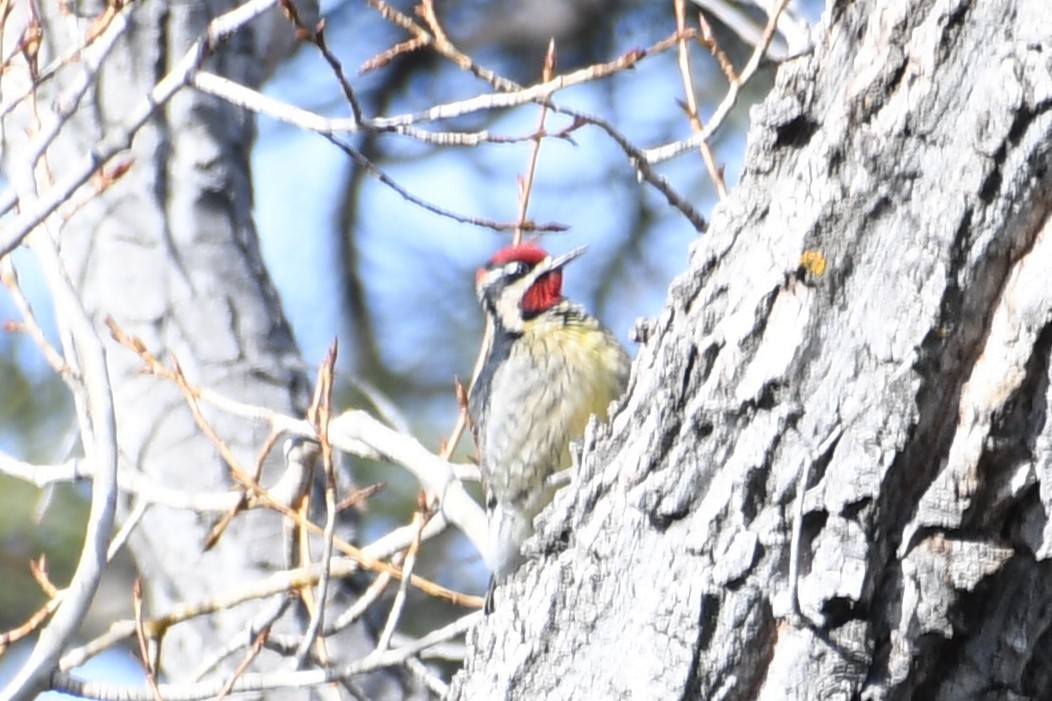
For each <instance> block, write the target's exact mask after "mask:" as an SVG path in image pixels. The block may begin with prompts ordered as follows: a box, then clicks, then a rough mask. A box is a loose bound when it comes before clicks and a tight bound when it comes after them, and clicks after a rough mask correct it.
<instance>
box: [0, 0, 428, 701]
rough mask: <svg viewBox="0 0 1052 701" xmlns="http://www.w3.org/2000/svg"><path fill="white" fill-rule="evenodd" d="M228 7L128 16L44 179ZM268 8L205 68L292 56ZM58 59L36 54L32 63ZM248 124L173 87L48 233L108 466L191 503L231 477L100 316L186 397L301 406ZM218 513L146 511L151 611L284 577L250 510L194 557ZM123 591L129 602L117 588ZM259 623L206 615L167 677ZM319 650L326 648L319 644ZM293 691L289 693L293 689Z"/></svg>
mask: <svg viewBox="0 0 1052 701" xmlns="http://www.w3.org/2000/svg"><path fill="white" fill-rule="evenodd" d="M237 4H238V3H236V2H233V1H229V2H228V1H224V0H209V1H207V2H171V3H169V2H143V3H141V4H139V3H137V4H136V5H137V6H136V7H135V8H133V10H134V11H133V12H132V13H131V15H130V16H131V21H132V24H133V26H132V28H131V29H130V31H128V32H126V33H125V34H124V35H123V37H122V38H121V40H119V42H118V43H117V45H116V47H115V48H114V54H113V55H112V56H110V57H109V58H108V59H107V61H106V62H105V63H104V66H103V68H102V71H101V75H100V77H99V79H98V82H97V86H98V87H97V89H96V90H94V91H92V92H91V93H89V94H88V95H87V97H86V98H85V99H84V100H83V102H82V104H81V105H80V108H79V109H78V110H77V112H76V113H75V115H74V118H73V123H72V125H70V126H67V128H66V129H65V130H64V131H63V132H62V134H61V135H60V137H59V139H58V140H57V141H56V142H55V144H54V145H53V146H52V147H51V149H50V150H49V152H48V158H49V163H50V164H51V166H52V168H53V169H54V171H55V172H56V173H57V174H58V176H59V177H61V175H62V174H64V172H65V171H64V170H63V167H64V166H66V165H68V164H70V163H75V162H79V160H80V159H81V158H83V156H84V154H87V153H88V152H89V150H90V149H92V148H93V147H94V146H95V145H96V144H97V143H99V142H100V141H101V140H102V139H103V137H104V136H105V135H107V134H108V133H109V132H111V131H112V130H114V129H116V128H117V127H118V125H119V124H120V123H121V122H122V120H124V119H125V117H126V116H127V114H128V113H129V112H131V111H132V109H133V108H134V106H135V105H136V104H138V103H139V102H140V101H141V100H142V99H143V96H144V95H146V94H147V93H148V92H149V91H150V90H151V88H152V87H153V86H154V85H155V84H156V83H157V82H158V81H159V80H161V79H162V78H163V77H164V76H165V75H166V74H167V73H168V72H169V71H170V70H172V68H173V66H174V65H175V64H176V63H177V62H178V61H179V60H180V59H181V58H182V57H183V56H184V54H185V53H186V52H187V50H188V48H189V47H190V46H191V44H192V43H193V42H194V41H195V40H197V39H198V38H199V37H200V36H201V35H202V32H203V31H204V30H205V28H206V26H207V24H208V22H209V21H210V20H211V19H213V18H214V17H216V16H218V15H220V14H222V13H223V12H226V11H227V10H229V9H231V8H233V7H235V6H236V5H237ZM17 5H18V3H16V6H17ZM36 5H37V6H39V11H40V12H42V13H44V14H43V15H42V17H41V19H42V23H43V25H44V31H43V37H44V39H45V41H50V40H54V39H55V38H56V37H63V36H68V34H67V32H68V31H69V26H70V18H69V17H68V16H66V15H64V14H63V13H64V12H66V10H64V9H60V8H59V7H58V6H57V5H56V4H55V3H50V2H41V3H36ZM77 9H78V10H79V11H81V12H82V13H83V14H82V16H83V17H87V18H91V17H95V16H98V15H99V14H100V13H101V12H102V10H103V5H102V4H99V5H98V6H94V7H82V6H78V8H77ZM18 11H19V12H24V11H25V8H24V7H23V8H21V9H19V10H18ZM306 11H307V9H306V8H305V7H304V8H301V12H306ZM269 12H270V13H272V16H270V17H269V18H266V19H264V20H257V21H256V22H255V23H253V24H251V25H249V26H248V27H246V28H244V29H242V30H240V31H239V32H237V33H236V34H235V35H234V36H233V38H232V39H231V40H230V42H228V43H227V44H226V45H224V46H221V47H219V48H218V50H217V52H216V54H215V56H213V57H212V58H209V59H208V60H207V62H206V64H205V66H206V68H207V69H208V70H211V71H213V72H216V73H218V74H220V75H223V76H226V77H229V78H231V79H232V80H234V81H236V82H238V83H241V84H243V85H247V86H251V87H258V86H259V85H260V83H261V82H262V80H263V79H264V77H265V75H266V73H267V71H268V70H269V68H268V66H269V65H271V64H272V62H273V61H274V60H276V59H277V58H278V57H280V56H281V55H283V54H284V53H286V52H287V51H288V49H289V48H290V47H291V46H292V43H293V29H292V27H291V25H289V23H288V22H286V21H285V20H284V19H282V18H281V17H280V15H279V14H278V10H277V9H276V8H272V9H271V10H270V11H269ZM24 25H25V18H24V17H21V16H18V15H16V16H15V17H14V18H13V19H12V20H11V21H9V22H8V26H10V27H16V28H17V27H22V26H24ZM71 26H73V27H74V38H75V39H76V40H78V41H79V40H80V39H81V35H80V34H78V33H77V32H78V31H80V30H81V29H82V28H83V25H82V24H76V23H74V24H72V25H71ZM9 39H11V41H9V42H8V44H7V45H13V43H14V39H13V38H11V37H9ZM70 45H72V44H70ZM68 48H69V46H68V45H50V44H48V45H45V46H44V47H43V49H42V52H41V56H42V65H44V64H46V63H47V62H48V61H50V60H53V58H54V57H55V56H57V55H59V54H60V53H61V52H63V51H65V50H67V49H68ZM79 70H80V67H79V66H77V67H76V69H70V70H66V71H60V72H59V73H58V77H57V79H56V80H55V81H52V82H50V83H49V84H48V86H47V90H52V91H53V92H45V91H43V90H42V91H41V92H40V97H41V98H42V99H47V100H51V99H53V98H54V97H55V95H56V94H60V93H61V91H62V90H64V89H68V86H69V85H70V84H72V82H73V81H74V80H75V79H76V78H77V77H78V75H79ZM24 107H25V105H24ZM27 119H28V117H27ZM253 124H254V122H253V119H252V118H251V117H250V116H248V115H247V114H246V113H245V112H244V111H242V110H239V109H237V108H235V107H232V106H231V105H229V104H227V103H225V102H223V101H220V100H218V99H216V98H213V97H209V96H206V95H203V94H201V93H199V92H197V91H195V90H193V89H189V88H187V89H183V90H180V91H179V92H178V93H177V94H176V95H175V96H174V97H173V98H172V99H171V100H170V101H168V102H167V103H166V104H164V106H163V107H162V108H160V109H159V110H157V111H156V112H155V114H154V116H153V117H152V119H151V121H150V122H149V123H148V124H147V125H146V126H145V127H144V128H142V129H140V130H139V131H138V132H137V133H136V134H135V138H134V141H133V143H132V146H131V149H130V154H129V156H130V157H131V158H132V159H134V166H133V168H132V170H131V171H129V173H128V174H127V175H125V176H124V177H123V178H122V179H121V180H120V181H118V182H117V184H116V185H114V186H113V187H112V188H110V189H109V190H108V191H107V192H105V193H104V195H103V196H101V197H98V198H96V199H94V200H92V201H90V202H89V203H88V204H87V205H86V206H85V207H84V209H83V210H81V211H80V212H78V213H77V216H76V217H74V218H72V220H71V222H70V224H69V225H68V226H66V227H64V229H63V230H62V231H60V232H57V233H58V240H59V242H60V245H61V247H62V258H63V261H64V263H65V265H66V267H67V269H68V270H69V271H70V276H71V278H72V280H73V282H74V285H75V286H76V288H77V293H78V295H79V297H80V299H81V300H82V301H83V303H84V305H85V307H86V308H87V311H88V312H89V314H90V315H91V316H92V318H93V320H94V322H95V324H96V327H97V328H98V329H99V330H100V334H102V335H104V336H105V337H106V338H107V341H108V347H107V353H108V359H109V364H110V372H111V377H112V381H113V385H114V395H115V401H116V419H117V426H118V438H119V446H120V449H121V451H122V452H121V459H122V460H123V461H126V463H127V464H129V465H131V466H132V467H133V468H134V469H138V470H141V471H143V472H144V473H145V474H146V475H147V476H148V477H149V478H151V479H152V480H154V481H156V482H158V483H160V484H162V485H167V486H170V487H174V488H178V489H180V490H186V491H188V492H196V491H203V492H209V491H210V492H216V491H223V490H226V489H229V488H230V487H231V485H232V482H231V479H230V477H229V470H228V468H227V466H226V465H225V464H224V462H223V461H222V460H221V459H220V457H219V454H218V452H217V450H216V448H215V446H214V445H213V444H212V443H211V442H210V441H209V440H208V439H207V438H206V437H205V436H204V435H203V434H202V433H201V431H200V430H199V429H198V428H197V427H196V426H195V423H194V420H193V418H192V416H191V414H190V412H189V411H188V409H187V407H186V403H185V401H184V399H183V396H182V394H181V393H180V392H179V391H178V390H177V389H176V388H175V387H174V386H172V385H171V384H170V383H167V382H164V381H160V380H158V379H157V378H154V377H146V376H143V375H142V374H141V373H140V369H141V367H142V361H141V360H140V359H139V358H138V357H137V356H135V354H134V353H132V352H130V351H128V350H127V349H125V348H122V347H119V346H118V345H117V344H116V343H115V342H112V341H109V338H108V332H107V331H106V330H105V325H104V319H105V318H106V317H107V316H112V317H114V318H115V319H116V321H117V322H118V323H119V324H120V325H121V326H122V327H123V328H124V329H125V330H126V331H127V332H129V333H131V334H133V335H136V336H138V337H140V338H141V339H142V340H143V341H144V342H145V343H146V345H147V347H148V348H149V349H150V351H151V352H153V353H154V354H155V355H156V356H158V357H160V358H166V357H167V355H168V354H169V353H173V354H175V355H176V357H177V358H178V359H179V361H180V363H181V364H182V367H183V369H184V371H185V373H186V376H187V378H188V379H189V380H190V381H191V382H193V383H194V384H197V385H201V386H206V387H209V388H212V389H215V390H217V391H219V392H221V393H223V394H226V395H227V396H229V397H233V398H236V399H238V400H240V401H243V402H248V403H252V404H257V405H260V406H264V407H269V408H271V409H274V410H277V411H281V412H285V413H292V414H297V413H300V414H301V413H302V411H303V409H304V408H305V407H306V404H307V402H308V401H309V398H310V395H309V386H308V380H307V378H306V377H305V376H304V375H303V373H302V371H301V370H300V361H299V355H298V351H297V349H296V346H295V343H294V340H293V338H292V335H291V332H290V330H289V327H288V325H287V324H286V322H285V320H284V318H283V316H282V312H281V308H280V305H279V302H278V299H277V296H276V294H275V292H274V290H273V289H272V287H271V285H270V281H269V278H268V276H267V274H266V271H265V270H264V268H263V265H262V262H261V259H260V257H259V250H258V245H257V240H256V231H255V228H254V225H253V222H252V189H251V181H250V177H249V163H248V158H249V152H250V149H251V147H252V141H253V137H254V126H253ZM4 136H5V154H4V158H5V161H6V167H7V168H14V169H17V168H18V167H19V166H18V164H19V163H27V162H31V161H30V160H29V158H28V156H27V154H26V148H27V146H31V145H32V144H29V143H27V141H26V139H25V132H24V131H22V132H17V130H12V129H9V130H7V132H6V133H5V135H4ZM117 160H118V161H120V160H124V159H123V158H118V159H117ZM290 206H293V204H292V203H290ZM206 413H207V415H208V418H209V419H210V421H211V422H212V425H213V426H214V427H215V429H216V432H217V433H218V434H219V435H220V436H221V437H223V438H224V439H226V440H227V441H228V443H229V445H230V447H231V448H232V450H233V453H234V454H235V455H236V456H237V458H238V460H239V461H240V462H241V464H242V466H244V467H245V468H246V469H247V470H249V471H250V472H251V470H252V469H253V466H254V465H255V463H256V459H257V453H258V451H259V448H260V446H261V445H262V444H263V441H264V439H265V438H266V427H265V426H264V425H262V424H261V423H259V422H253V421H249V420H247V419H239V418H235V417H231V416H230V415H227V414H222V413H219V412H215V411H209V410H208V409H207V407H206ZM280 469H282V464H281V447H280V445H279V446H278V448H277V449H276V450H275V451H274V454H273V456H272V459H271V460H270V462H269V463H268V468H267V470H266V471H265V472H264V477H263V479H262V482H263V483H264V484H269V483H272V482H273V481H274V475H275V474H276V472H277V471H280ZM134 506H135V504H134V499H133V498H126V500H125V503H124V504H123V505H122V509H121V512H122V513H123V515H124V516H127V515H128V513H129V512H130V510H131V508H133V507H134ZM217 518H218V515H216V516H215V517H214V518H212V519H206V518H202V517H200V516H198V515H196V514H195V513H194V512H192V511H189V510H176V509H167V508H164V507H158V506H155V507H152V508H150V509H148V510H147V511H146V514H145V517H144V521H143V524H142V525H140V526H139V527H138V528H137V529H136V530H135V531H134V532H133V535H132V537H131V540H130V547H131V550H132V553H133V555H134V557H135V560H136V563H137V565H138V568H139V570H140V572H141V575H142V578H143V582H144V592H145V601H146V606H147V615H157V614H160V613H165V612H167V611H169V610H170V609H171V608H172V607H173V606H174V605H176V604H180V603H184V602H199V601H206V600H208V599H210V598H211V597H214V596H216V595H217V594H218V593H220V592H224V591H230V590H232V589H234V588H236V587H237V586H238V585H239V584H242V583H248V582H253V581H257V580H259V579H260V578H261V577H263V576H264V575H266V574H269V573H271V572H273V571H274V570H277V569H284V568H285V566H286V563H285V561H284V548H283V547H282V546H281V543H282V522H281V517H280V516H279V515H278V514H276V513H275V512H273V511H264V510H259V511H252V512H247V513H243V514H241V515H240V516H239V517H238V518H236V519H235V520H234V521H233V523H232V525H231V526H230V528H229V529H228V531H227V532H226V534H225V536H224V537H223V538H222V540H221V541H220V542H219V544H218V545H217V546H216V547H215V548H214V549H213V550H212V551H210V552H208V553H202V544H203V542H204V539H205V536H206V535H207V533H208V531H209V529H210V527H211V525H212V523H213V521H214V520H217ZM345 535H347V534H345ZM127 596H128V598H129V600H130V596H131V593H130V591H129V592H127ZM259 610H260V607H259V606H244V607H234V608H231V609H229V610H227V611H225V612H224V613H223V614H222V615H219V616H201V617H199V618H196V619H193V620H192V621H190V622H187V623H181V624H179V625H177V626H173V627H172V628H171V629H169V630H168V631H167V632H166V634H165V635H164V637H163V640H162V643H161V658H160V660H161V671H162V672H163V673H164V674H165V678H166V679H168V680H169V681H172V682H179V681H185V680H187V679H189V678H191V676H192V675H193V674H194V673H195V672H196V670H197V667H198V666H199V665H201V664H202V662H206V661H209V660H212V661H216V660H217V657H218V653H219V651H220V650H222V649H224V648H226V647H227V646H229V645H230V644H231V643H232V642H238V643H241V644H242V646H243V645H244V644H246V643H247V642H248V641H249V640H250V639H251V635H252V634H253V631H252V630H250V623H251V621H252V618H253V616H256V614H257V613H258V612H259ZM300 628H301V626H296V629H297V630H299V629H300ZM255 632H258V631H255ZM343 643H344V644H346V645H347V649H345V650H342V651H339V655H340V657H341V658H346V659H356V658H358V657H361V656H364V655H365V654H366V653H368V652H369V651H370V650H371V649H372V648H373V646H374V643H375V641H374V640H373V638H372V637H371V635H370V634H369V633H368V631H367V630H366V628H365V627H363V626H361V625H360V624H359V625H358V626H352V627H351V628H350V630H349V632H348V633H347V635H346V636H344V637H343ZM330 651H331V652H335V651H334V650H333V648H332V647H330ZM242 654H243V653H242V652H241V651H238V653H237V654H235V655H233V656H232V657H230V658H227V659H224V660H222V661H221V664H220V665H219V667H220V669H225V670H227V671H229V670H231V669H233V667H234V666H236V665H237V664H238V663H239V662H240V661H241V657H242ZM276 659H277V658H276V656H275V655H274V654H273V653H270V652H268V651H264V652H263V653H262V654H261V656H260V657H259V658H258V659H257V660H256V662H255V663H254V665H253V668H254V669H262V670H273V669H274V661H275V660H276ZM282 664H285V663H282ZM224 674H225V673H224ZM356 683H357V684H358V687H357V688H358V691H359V692H360V693H361V694H362V695H364V696H366V697H367V698H403V697H405V696H407V695H409V694H410V692H408V691H407V690H406V689H405V688H404V687H403V684H402V680H401V679H400V677H399V676H398V674H397V673H390V674H388V673H386V672H382V673H377V674H374V675H371V676H365V677H362V678H360V679H358V680H356ZM273 696H278V695H276V694H275V695H273ZM289 696H290V697H296V698H302V692H298V691H297V692H295V693H292V694H290V695H289Z"/></svg>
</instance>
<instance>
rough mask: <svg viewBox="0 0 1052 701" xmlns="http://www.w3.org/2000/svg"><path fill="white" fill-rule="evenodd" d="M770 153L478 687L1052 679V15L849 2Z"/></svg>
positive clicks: (621, 411)
mask: <svg viewBox="0 0 1052 701" xmlns="http://www.w3.org/2000/svg"><path fill="white" fill-rule="evenodd" d="M749 142H750V145H749V149H748V154H747V159H746V166H745V172H744V175H743V177H742V181H741V184H740V185H739V186H738V187H737V188H735V190H734V191H733V192H732V194H731V196H730V197H729V198H728V200H727V201H726V202H725V203H724V204H723V205H722V206H721V207H720V209H719V210H718V212H717V213H716V215H715V216H714V218H713V223H712V226H711V229H710V230H709V232H708V233H707V234H706V235H704V236H703V237H701V239H700V240H699V241H698V242H697V244H696V246H695V247H694V249H693V251H692V252H691V261H690V270H689V272H688V273H686V274H685V275H684V276H682V277H681V278H680V279H679V280H677V281H676V282H675V283H674V284H673V286H672V288H671V291H670V295H669V300H668V305H667V308H666V310H665V311H664V313H663V314H662V315H661V317H660V318H659V319H657V320H656V321H655V322H652V323H650V324H649V325H648V326H647V329H646V330H647V331H648V334H647V335H648V336H649V338H648V339H647V340H646V341H645V343H644V345H643V346H642V348H641V349H640V352H639V357H638V359H637V361H636V363H635V367H634V375H633V377H634V379H633V381H632V385H631V387H630V389H629V392H628V395H627V399H626V400H625V401H624V402H623V404H622V405H621V406H620V407H619V408H618V409H617V411H616V412H615V413H614V415H613V419H612V422H611V425H610V427H609V428H606V427H603V428H600V429H599V430H598V431H595V432H594V433H592V434H590V435H589V436H588V437H587V438H586V441H585V443H586V445H585V446H584V450H583V453H584V457H583V464H582V465H581V467H580V469H579V472H578V475H577V479H576V481H575V482H574V484H573V485H572V486H570V487H568V488H566V489H565V490H564V491H563V492H562V493H561V494H560V495H559V497H558V498H557V500H556V504H555V506H554V508H552V509H549V510H548V511H547V512H546V516H545V517H542V518H543V521H544V522H543V523H542V525H541V528H540V529H539V535H538V536H537V537H536V538H535V539H534V540H533V541H531V544H532V548H533V551H534V555H535V556H536V560H535V561H533V562H529V563H527V565H526V566H524V568H523V569H522V570H520V572H519V574H518V575H517V576H516V577H514V578H513V580H512V582H511V583H510V584H509V585H508V586H505V587H502V588H501V589H499V590H498V592H497V599H496V612H495V613H494V614H493V615H491V616H489V617H488V618H487V619H486V622H485V623H484V624H483V625H482V626H480V627H479V629H477V630H476V632H475V633H474V634H473V635H472V636H469V643H470V644H471V648H472V653H471V655H470V658H469V659H468V661H467V664H466V668H465V669H464V671H463V672H462V673H461V674H460V675H459V676H458V677H457V679H456V681H455V683H454V690H453V693H452V694H451V698H455V699H480V698H487V699H496V698H507V699H540V698H544V699H582V698H632V699H674V698H684V699H849V698H862V699H907V698H915V699H947V700H950V699H956V700H960V699H973V698H983V699H1022V698H1049V697H1050V696H1052V674H1050V672H1049V669H1050V667H1049V664H1048V663H1049V659H1050V656H1052V634H1050V623H1052V615H1050V613H1049V612H1050V611H1052V585H1050V582H1052V576H1050V575H1052V569H1050V565H1049V562H1048V557H1049V554H1050V548H1052V546H1050V545H1049V534H1050V533H1052V521H1050V519H1049V514H1052V431H1050V429H1049V427H1048V421H1047V417H1048V413H1049V403H1050V402H1052V393H1050V362H1049V360H1050V350H1052V285H1049V279H1050V273H1052V220H1050V215H1052V5H1050V4H1049V3H1048V2H1047V1H1046V0H997V1H993V0H990V1H984V2H979V1H978V0H944V1H937V0H912V1H911V2H905V1H904V0H877V1H872V2H835V3H832V7H831V9H829V10H828V11H827V15H826V17H825V18H824V23H823V27H822V28H820V33H819V38H818V41H817V48H816V50H815V52H814V54H813V55H810V56H807V57H803V58H801V59H798V60H795V61H791V62H789V63H787V64H785V65H784V66H782V67H781V69H780V71H779V75H778V80H777V85H776V87H775V89H774V91H773V93H772V94H771V95H770V97H769V98H768V99H767V100H766V101H765V103H764V104H763V105H762V106H760V107H758V108H756V109H755V110H754V113H753V126H752V129H751V131H750V137H749ZM805 254H806V255H805ZM801 262H803V263H805V265H801ZM823 263H824V264H825V267H824V269H823ZM801 476H803V477H804V478H805V480H806V490H805V492H804V493H803V494H801V493H800V489H799V488H798V486H799V481H800V479H801ZM800 499H802V500H803V501H802V519H801V528H800V533H799V535H800V548H799V553H798V554H799V576H798V577H797V578H796V580H795V581H794V580H792V579H791V578H790V566H791V562H792V560H793V553H792V550H793V549H792V543H793V542H794V541H793V532H794V529H793V521H794V514H795V513H796V508H797V505H798V500H800ZM794 586H796V587H798V589H797V591H798V596H797V597H795V600H796V601H798V602H799V610H797V607H796V605H795V604H794V597H793V596H792V592H793V587H794Z"/></svg>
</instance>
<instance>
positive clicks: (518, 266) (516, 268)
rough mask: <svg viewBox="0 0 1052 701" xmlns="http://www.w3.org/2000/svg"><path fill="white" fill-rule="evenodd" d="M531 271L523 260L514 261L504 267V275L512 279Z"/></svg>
mask: <svg viewBox="0 0 1052 701" xmlns="http://www.w3.org/2000/svg"><path fill="white" fill-rule="evenodd" d="M529 269H530V268H529V266H528V265H526V264H525V263H523V262H522V261H521V260H513V261H512V262H510V263H508V264H507V265H505V266H504V274H505V275H507V276H508V277H510V278H519V277H522V276H523V275H525V274H526V272H527V271H528V270H529Z"/></svg>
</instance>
